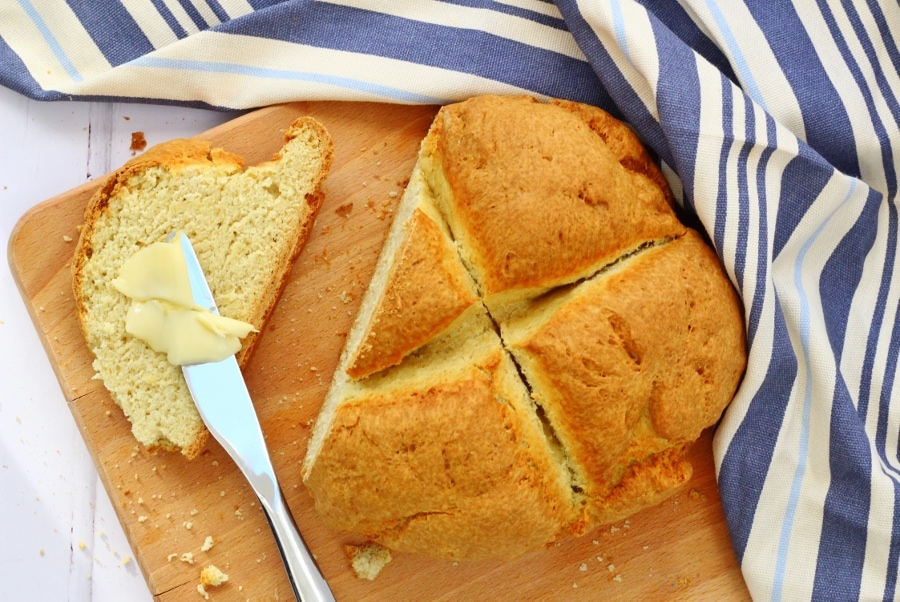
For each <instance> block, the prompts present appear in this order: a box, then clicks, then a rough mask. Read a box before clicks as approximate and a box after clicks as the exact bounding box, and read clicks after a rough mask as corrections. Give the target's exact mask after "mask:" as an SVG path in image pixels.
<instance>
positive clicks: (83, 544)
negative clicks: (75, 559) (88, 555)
mask: <svg viewBox="0 0 900 602" xmlns="http://www.w3.org/2000/svg"><path fill="white" fill-rule="evenodd" d="M86 547H87V545H85V543H84V542H83V541H79V542H78V549H79V550H83V549H85V548H86Z"/></svg>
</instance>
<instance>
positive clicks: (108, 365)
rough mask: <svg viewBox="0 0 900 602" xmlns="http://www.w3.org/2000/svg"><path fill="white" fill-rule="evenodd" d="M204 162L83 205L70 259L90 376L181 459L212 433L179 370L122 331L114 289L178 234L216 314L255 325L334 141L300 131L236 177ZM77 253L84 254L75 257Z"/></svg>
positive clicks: (138, 180) (158, 170) (232, 168)
mask: <svg viewBox="0 0 900 602" xmlns="http://www.w3.org/2000/svg"><path fill="white" fill-rule="evenodd" d="M316 126H318V124H316ZM318 127H319V128H321V126H318ZM320 133H322V135H321V136H320V135H319V134H320ZM211 156H213V157H214V158H215V161H213V162H207V163H202V164H189V165H186V166H184V165H181V166H176V167H171V168H169V167H164V166H152V167H148V168H146V169H142V170H138V171H136V172H135V173H133V174H132V175H131V177H130V178H128V180H127V182H124V185H120V186H118V187H117V188H115V189H114V191H113V198H110V199H109V204H108V206H107V208H103V207H95V208H94V209H93V212H91V208H90V207H89V210H88V211H89V213H88V215H87V216H86V219H87V220H88V222H87V223H88V225H89V227H86V228H85V229H84V231H83V232H82V238H83V240H82V241H80V243H79V247H78V251H76V262H75V270H76V278H75V280H76V287H80V288H76V291H75V297H76V301H78V303H79V311H80V314H81V319H82V327H83V330H84V333H85V336H86V339H87V342H88V346H89V348H90V349H91V351H92V352H93V354H94V358H95V360H94V362H93V367H94V369H95V370H96V371H97V373H98V374H100V375H101V377H102V380H103V383H104V385H105V386H106V388H107V389H108V390H109V391H110V392H111V394H112V397H113V399H114V400H115V401H116V402H117V403H118V404H119V406H121V408H122V409H123V411H124V412H125V414H126V416H128V418H129V420H130V421H131V425H132V431H133V434H134V436H135V437H136V438H137V439H138V440H139V441H141V442H142V443H143V444H144V445H146V446H148V447H163V448H177V449H181V451H182V453H184V454H185V455H186V456H188V457H193V456H194V455H196V454H197V453H199V451H200V448H202V445H203V441H205V440H206V438H207V436H208V435H207V431H206V429H205V427H204V425H203V422H202V420H201V419H200V416H199V413H198V412H197V409H196V407H195V405H194V403H193V400H192V399H191V396H190V392H189V391H188V389H187V386H186V385H185V383H184V379H183V377H182V375H181V370H180V368H178V367H176V366H173V365H171V364H169V363H168V362H167V361H166V357H165V355H164V354H160V353H156V352H154V351H153V350H152V349H150V348H149V347H148V346H147V345H146V344H145V343H143V342H142V341H139V340H136V339H135V338H133V337H131V336H129V335H128V334H127V333H126V332H125V314H126V312H127V310H128V306H129V304H130V303H129V301H128V299H127V298H126V297H125V296H124V295H122V294H120V293H119V292H118V291H116V290H115V289H114V288H113V287H112V285H111V281H112V280H113V279H114V278H115V277H116V275H117V271H118V268H119V266H121V265H122V263H124V261H125V260H126V259H127V258H128V257H130V256H131V255H133V254H134V252H136V251H137V250H138V249H139V248H141V247H142V246H144V245H147V244H150V243H153V242H157V241H161V240H164V239H165V237H166V235H168V234H169V233H170V232H173V231H178V230H182V231H184V232H185V233H187V234H188V236H190V238H191V241H192V243H193V244H194V248H195V250H196V252H197V255H198V257H199V258H200V260H201V263H202V264H203V266H204V271H205V272H206V275H207V278H208V280H209V285H210V288H211V290H212V293H213V295H214V297H215V299H216V302H217V305H218V307H219V310H220V312H221V313H222V314H223V315H226V316H229V317H232V318H234V319H239V320H242V321H246V322H251V323H254V324H255V325H257V326H262V324H259V323H258V322H259V321H260V318H261V317H262V316H261V314H262V313H263V311H264V310H265V308H266V307H270V300H271V299H272V296H273V295H275V294H277V292H278V291H279V290H280V284H279V280H280V279H282V278H283V277H284V276H285V274H286V273H287V270H289V268H290V264H289V263H288V264H287V265H286V266H284V272H283V273H282V272H280V271H278V270H281V269H282V268H281V267H278V266H279V264H280V263H281V262H283V261H284V260H285V258H289V257H290V256H291V255H292V254H293V252H294V249H295V248H296V247H297V246H298V244H302V240H301V237H302V238H305V237H306V235H307V234H308V231H309V228H308V222H309V220H310V218H311V216H312V208H311V207H310V204H309V202H308V201H307V196H308V195H309V197H310V198H318V197H317V196H316V195H318V194H319V191H318V187H319V185H320V183H321V181H322V179H323V178H324V173H325V172H326V171H327V169H328V167H329V165H330V161H331V156H332V143H331V141H330V139H329V138H327V133H324V130H319V129H317V127H314V126H312V125H303V126H302V127H301V129H300V130H299V131H298V132H295V135H294V138H293V139H291V140H290V141H289V142H288V143H287V144H286V146H285V150H284V151H283V153H282V156H281V159H280V160H278V161H270V162H267V163H264V164H261V165H258V166H254V167H250V168H248V169H247V170H246V171H242V170H241V165H240V164H239V163H238V162H237V161H236V159H233V158H229V157H227V155H226V156H224V158H223V157H222V156H220V155H216V151H213V152H212V153H211ZM120 184H122V183H120ZM113 207H114V208H113ZM85 239H86V240H85ZM84 248H87V249H89V251H90V255H89V257H87V258H86V259H84V258H82V259H84V260H83V261H79V259H78V257H79V254H80V255H86V253H83V252H82V251H83V250H84ZM275 272H278V273H275Z"/></svg>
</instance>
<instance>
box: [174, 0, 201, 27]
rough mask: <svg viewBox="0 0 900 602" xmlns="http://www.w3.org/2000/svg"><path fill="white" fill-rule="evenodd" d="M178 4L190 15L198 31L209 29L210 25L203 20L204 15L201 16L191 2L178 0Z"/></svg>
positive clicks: (189, 0)
mask: <svg viewBox="0 0 900 602" xmlns="http://www.w3.org/2000/svg"><path fill="white" fill-rule="evenodd" d="M178 4H180V5H181V8H183V9H184V12H186V13H187V14H188V16H189V17H190V18H191V21H193V22H194V25H196V26H197V29H199V30H200V31H203V30H205V29H209V23H207V22H206V19H204V18H203V15H201V14H200V11H198V10H197V7H196V6H194V5H193V3H192V2H191V0H178Z"/></svg>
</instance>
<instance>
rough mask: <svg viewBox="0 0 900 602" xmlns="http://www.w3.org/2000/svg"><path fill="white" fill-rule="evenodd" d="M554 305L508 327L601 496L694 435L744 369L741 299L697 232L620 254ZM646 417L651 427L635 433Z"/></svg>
mask: <svg viewBox="0 0 900 602" xmlns="http://www.w3.org/2000/svg"><path fill="white" fill-rule="evenodd" d="M549 313H550V315H549V317H546V318H545V319H543V320H542V321H541V322H540V323H538V324H533V323H530V322H532V321H536V320H533V319H532V318H530V317H529V318H522V319H519V320H518V321H516V322H514V323H512V324H510V325H508V326H507V327H506V329H505V333H504V334H505V335H506V336H507V342H508V344H509V345H510V347H511V348H512V350H513V353H514V354H516V356H517V357H518V358H519V360H520V363H521V365H522V367H523V370H524V376H525V378H526V379H528V380H529V382H531V384H532V387H533V388H534V391H535V394H536V395H537V396H539V398H538V403H540V404H541V405H542V406H543V407H544V409H545V411H546V412H547V415H548V417H549V418H550V420H551V421H552V422H553V424H554V427H555V429H556V433H557V436H558V437H559V438H560V439H561V440H562V442H563V444H564V445H565V446H566V448H567V449H568V452H569V455H570V456H571V457H572V458H573V459H574V460H575V463H576V464H577V465H578V466H579V467H580V469H581V470H582V471H583V473H584V475H585V479H586V483H585V486H586V489H587V490H588V493H589V494H591V495H592V496H594V497H596V498H598V499H599V498H602V497H603V496H605V495H606V494H607V492H608V491H609V490H610V489H611V488H612V487H614V486H615V485H616V484H617V483H618V481H619V479H620V478H621V470H622V467H624V466H630V465H633V464H634V463H636V462H637V463H640V462H642V461H643V460H644V459H645V457H648V456H650V455H651V454H653V453H656V452H658V451H659V449H660V447H662V446H666V447H668V446H673V445H678V444H682V443H684V442H688V441H693V440H695V439H696V438H697V437H698V436H699V435H700V431H701V430H702V429H703V428H705V427H707V426H709V425H711V424H713V423H714V422H715V421H716V420H717V419H718V417H719V415H720V414H721V412H722V410H723V409H724V408H725V406H726V405H727V404H728V402H729V401H731V398H732V396H733V395H734V392H735V389H736V387H737V384H738V382H739V381H740V377H741V375H742V374H743V371H744V367H745V363H746V359H745V351H744V327H743V316H742V312H741V308H740V304H739V302H738V300H737V297H736V295H735V293H734V291H733V289H732V288H731V284H730V282H729V281H728V280H727V278H726V277H725V275H724V273H722V271H721V270H720V269H719V266H718V261H717V259H716V258H715V255H714V254H713V253H712V251H711V250H709V248H708V247H707V246H706V245H705V244H704V243H703V241H702V239H701V238H700V236H699V235H698V234H697V233H695V232H693V231H689V232H688V234H686V235H685V236H684V237H682V238H679V239H677V240H675V241H673V242H671V243H668V244H664V245H659V246H656V247H653V248H649V249H646V250H644V251H643V252H641V253H638V254H636V255H635V256H633V257H630V258H627V259H624V260H623V261H622V262H621V264H620V265H617V266H616V267H615V268H613V269H611V270H609V272H608V273H607V274H601V275H599V276H598V277H596V278H594V279H592V280H591V281H589V282H586V283H584V284H582V285H581V286H579V287H577V288H575V289H573V290H572V291H570V292H569V294H568V295H567V297H566V299H564V300H563V301H562V302H561V303H560V305H559V306H558V307H556V308H554V310H553V311H552V312H549ZM598 408H603V410H602V411H598ZM645 416H649V420H650V426H651V427H652V430H650V431H648V432H646V433H644V434H642V435H641V437H640V439H639V440H637V441H634V440H633V439H635V435H636V432H637V431H638V430H639V429H638V423H639V421H640V420H641V419H642V418H644V417H645Z"/></svg>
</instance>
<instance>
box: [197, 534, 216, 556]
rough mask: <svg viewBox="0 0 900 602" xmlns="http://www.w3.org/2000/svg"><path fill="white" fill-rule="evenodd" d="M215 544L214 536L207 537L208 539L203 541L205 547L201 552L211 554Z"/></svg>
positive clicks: (201, 547)
mask: <svg viewBox="0 0 900 602" xmlns="http://www.w3.org/2000/svg"><path fill="white" fill-rule="evenodd" d="M214 543H215V540H214V539H213V537H212V535H207V536H206V539H205V540H203V545H202V546H200V551H201V552H209V551H210V550H211V549H212V547H213V544H214Z"/></svg>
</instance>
